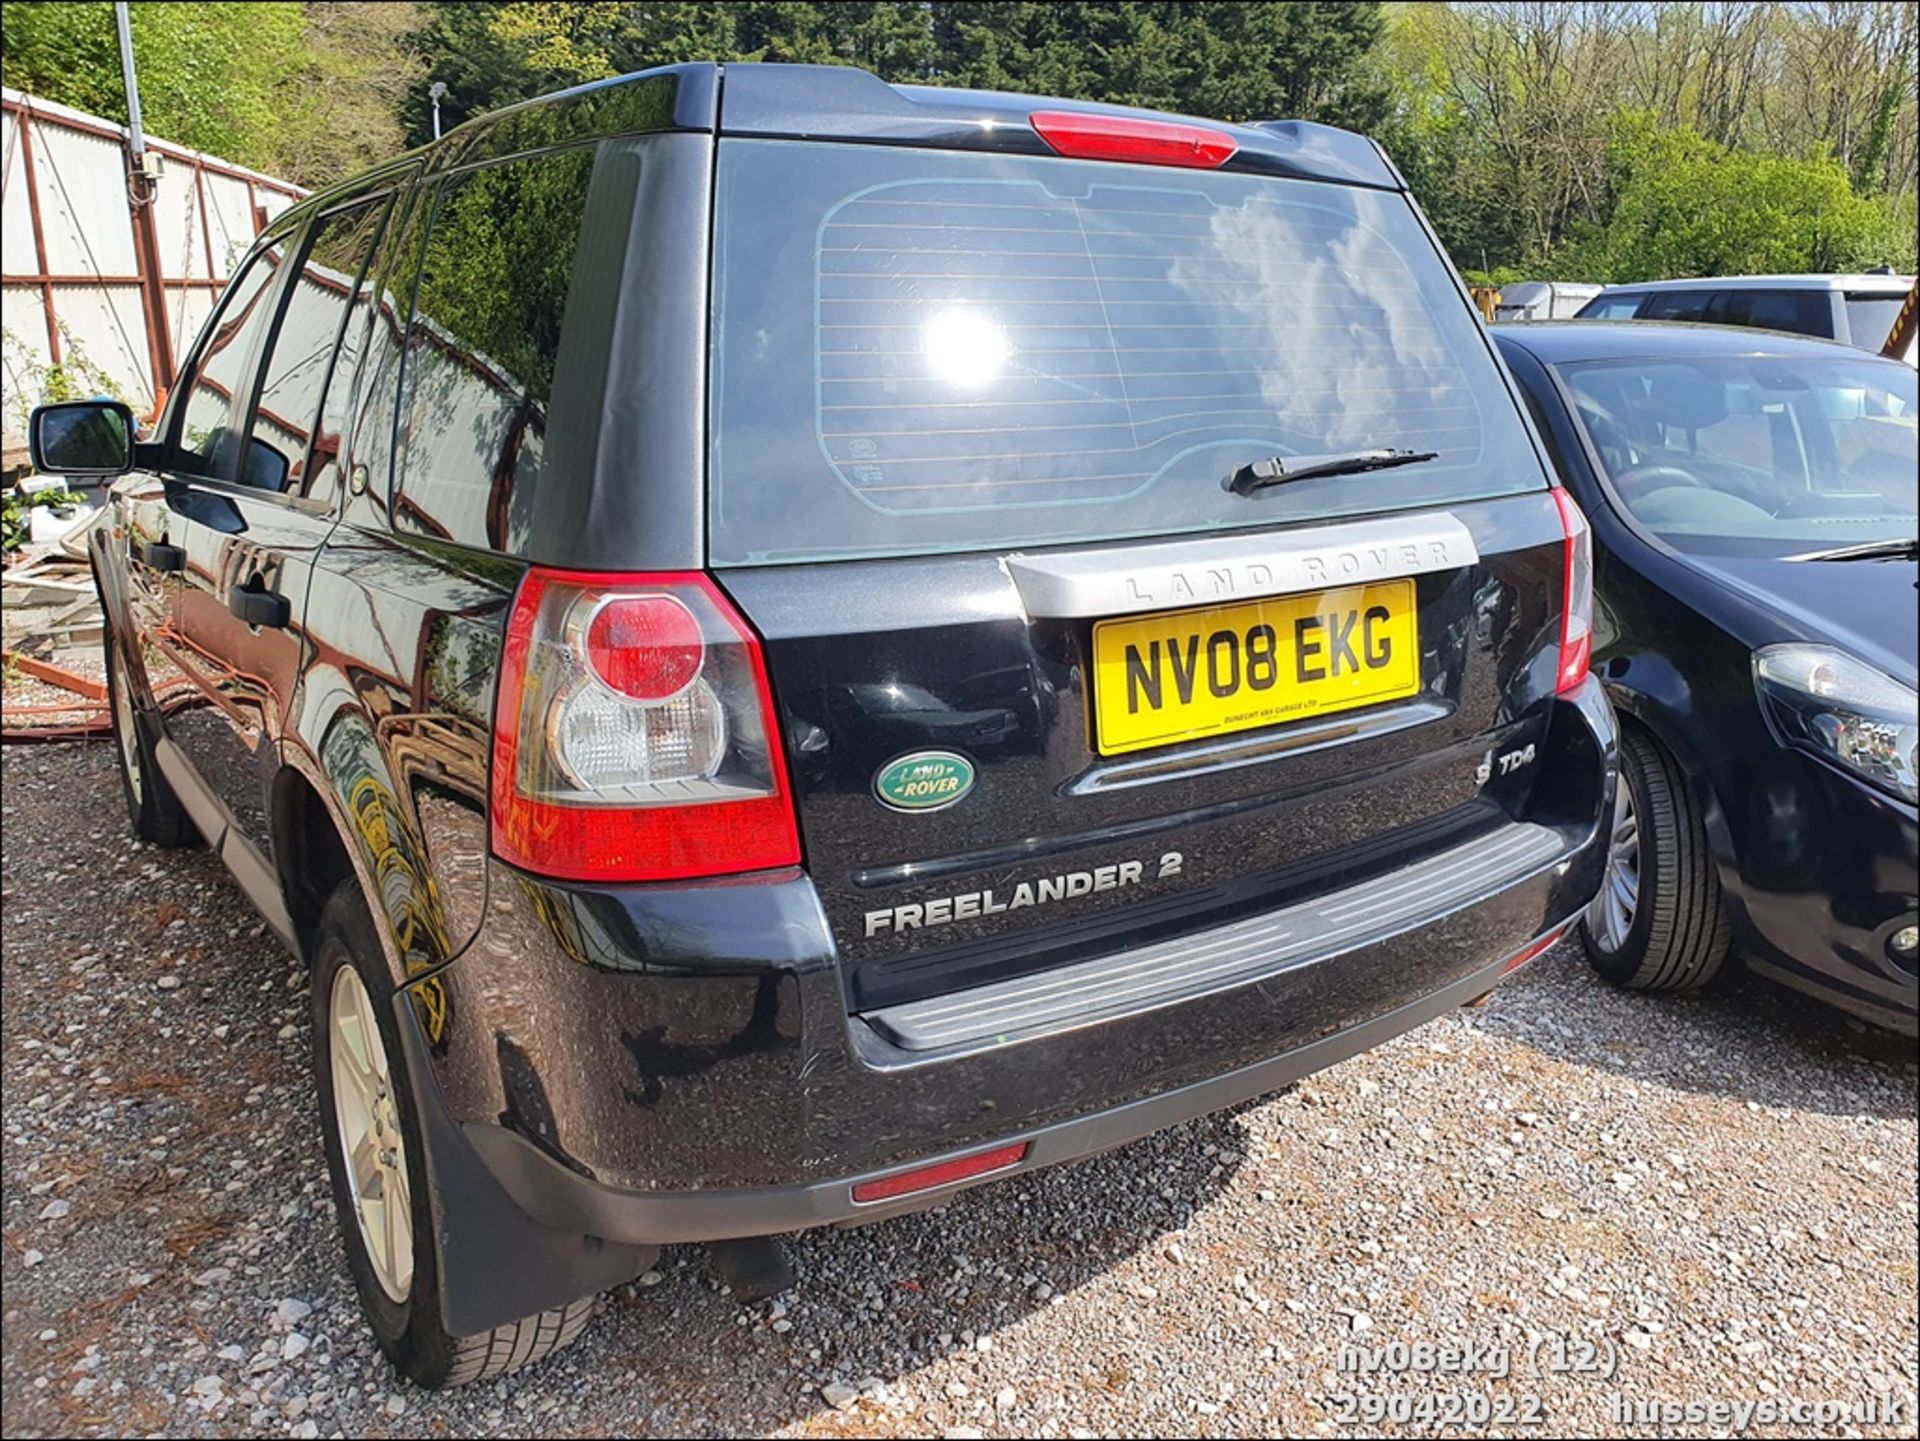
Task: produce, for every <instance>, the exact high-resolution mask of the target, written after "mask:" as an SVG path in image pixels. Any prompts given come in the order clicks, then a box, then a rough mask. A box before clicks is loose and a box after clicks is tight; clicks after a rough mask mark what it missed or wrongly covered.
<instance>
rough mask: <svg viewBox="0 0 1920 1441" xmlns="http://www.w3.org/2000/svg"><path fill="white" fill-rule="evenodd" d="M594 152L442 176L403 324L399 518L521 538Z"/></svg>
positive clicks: (452, 534) (513, 542)
mask: <svg viewBox="0 0 1920 1441" xmlns="http://www.w3.org/2000/svg"><path fill="white" fill-rule="evenodd" d="M594 154H595V152H594V150H593V149H592V148H590V147H588V148H576V149H571V150H559V151H550V152H548V153H546V154H542V155H532V156H524V157H521V158H520V159H517V160H509V161H506V162H504V163H501V164H497V165H491V166H487V167H485V168H484V169H479V170H474V171H469V172H467V173H465V174H462V175H456V176H453V177H451V178H450V179H448V180H447V181H446V182H445V183H444V185H443V187H442V189H441V191H440V195H439V199H438V203H437V206H436V209H435V211H434V215H433V220H432V224H431V228H430V230H429V232H428V236H427V242H426V251H425V256H424V259H423V261H422V263H421V267H420V280H419V286H418V289H417V291H416V293H415V297H414V309H413V322H412V325H411V327H410V328H409V330H408V333H407V350H406V380H405V385H406V399H405V400H404V402H403V416H404V419H403V421H402V429H401V435H400V451H399V454H400V465H399V473H398V475H397V477H396V494H395V500H394V507H393V516H394V521H395V523H396V524H398V525H401V526H404V527H406V528H408V529H412V530H417V531H420V532H423V533H424V534H427V535H432V536H437V537H439V538H441V539H445V540H454V541H458V542H460V543H462V544H465V545H474V546H484V547H487V548H489V549H493V550H508V551H512V550H515V549H517V548H518V545H519V542H520V538H521V537H523V536H524V535H525V534H526V531H527V528H528V524H529V521H530V519H531V513H532V506H533V498H534V490H535V487H536V485H537V483H538V480H539V475H540V463H541V452H542V449H543V443H544V439H545V435H546V423H547V405H548V402H549V401H550V400H551V399H552V395H553V375H554V367H555V364H556V362H557V361H558V359H559V355H560V345H561V332H562V325H563V322H564V320H565V317H566V310H567V297H568V294H569V292H570V290H571V287H572V280H573V262H574V255H575V252H576V250H577V249H578V243H579V236H580V224H581V218H582V216H583V215H584V213H585V210H586V200H587V184H588V181H589V179H590V178H591V176H592V173H593V162H594Z"/></svg>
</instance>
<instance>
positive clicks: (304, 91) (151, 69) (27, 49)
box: [0, 0, 421, 183]
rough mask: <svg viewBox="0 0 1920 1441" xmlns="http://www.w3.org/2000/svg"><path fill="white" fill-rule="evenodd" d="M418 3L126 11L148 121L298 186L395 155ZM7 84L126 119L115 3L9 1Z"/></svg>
mask: <svg viewBox="0 0 1920 1441" xmlns="http://www.w3.org/2000/svg"><path fill="white" fill-rule="evenodd" d="M420 24H421V21H420V17H419V12H418V9H417V7H416V6H415V5H413V4H412V3H392V4H387V3H359V4H309V5H299V4H283V3H269V0H259V3H253V4H245V5H204V4H180V3H160V0H148V3H142V4H137V5H133V6H131V7H130V8H129V14H128V25H129V28H130V30H131V32H132V35H133V55H134V67H135V72H136V74H137V75H138V77H139V81H140V111H141V122H142V124H143V125H144V126H145V127H146V129H147V130H148V131H149V132H150V133H152V134H154V135H158V136H161V137H163V138H165V139H167V140H171V141H173V142H175V143H176V144H179V145H186V146H190V147H191V148H193V149H196V150H204V151H206V152H208V153H209V154H213V155H218V156H220V157H221V158H222V159H226V160H232V161H237V162H239V163H240V164H243V165H250V166H253V167H255V168H256V169H260V170H266V171H271V172H274V173H277V174H282V175H285V176H286V177H287V178H289V179H291V180H295V181H299V182H303V183H315V182H322V181H326V180H330V179H334V178H337V177H338V176H339V175H340V174H341V173H342V172H343V171H349V170H354V169H359V168H363V167H364V166H366V165H369V164H371V163H373V162H374V161H376V160H379V159H383V158H385V157H386V156H387V155H389V154H391V153H393V151H394V150H395V149H397V148H398V146H399V143H400V128H399V125H398V123H397V121H396V117H395V107H396V106H397V104H398V102H399V100H400V97H401V96H402V95H403V94H404V93H405V91H406V90H407V89H408V88H409V87H410V86H411V85H412V83H413V81H414V79H415V77H416V74H417V71H418V69H419V62H418V61H417V60H414V59H411V58H410V56H409V54H408V51H407V49H406V46H405V43H404V42H406V41H407V40H408V38H409V37H410V36H411V35H412V34H413V33H414V32H415V31H416V30H417V29H418V28H419V26H420ZM0 68H4V72H5V78H6V83H7V84H9V85H12V86H15V87H16V88H18V89H21V90H25V91H28V92H29V93H31V94H35V95H40V96H44V97H46V98H47V99H49V100H57V101H60V102H61V103H63V104H67V105H73V106H77V107H78V108H80V109H82V110H90V111H92V112H93V113H95V114H97V115H102V116H105V117H106V118H108V119H110V120H114V121H117V122H120V123H122V124H124V123H125V122H126V119H127V102H126V91H125V87H124V85H123V83H122V80H121V75H120V50H119V40H118V38H117V35H116V32H115V30H114V23H113V6H112V5H111V4H107V3H104V0H46V3H42V4H35V5H11V6H8V7H7V29H6V50H5V55H4V60H0Z"/></svg>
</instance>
